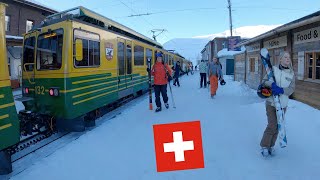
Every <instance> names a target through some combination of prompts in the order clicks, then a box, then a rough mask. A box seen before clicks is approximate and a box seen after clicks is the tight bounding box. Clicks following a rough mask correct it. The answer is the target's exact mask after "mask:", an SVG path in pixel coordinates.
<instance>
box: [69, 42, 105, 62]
mask: <svg viewBox="0 0 320 180" xmlns="http://www.w3.org/2000/svg"><path fill="white" fill-rule="evenodd" d="M81 40H82V45H83V47H82V52H83V53H82V55H83V59H82V61H76V60H74V63H75V66H76V67H96V66H100V42H97V41H92V40H87V39H81Z"/></svg>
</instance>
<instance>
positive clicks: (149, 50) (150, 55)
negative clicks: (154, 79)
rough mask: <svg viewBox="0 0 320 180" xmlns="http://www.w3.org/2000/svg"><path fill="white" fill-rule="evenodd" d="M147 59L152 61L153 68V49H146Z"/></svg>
mask: <svg viewBox="0 0 320 180" xmlns="http://www.w3.org/2000/svg"><path fill="white" fill-rule="evenodd" d="M146 57H147V59H148V58H150V59H151V66H152V65H153V63H152V50H151V49H148V48H147V49H146Z"/></svg>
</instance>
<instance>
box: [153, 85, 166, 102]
mask: <svg viewBox="0 0 320 180" xmlns="http://www.w3.org/2000/svg"><path fill="white" fill-rule="evenodd" d="M160 93H161V95H162V99H163V102H164V103H168V95H167V85H166V84H165V85H154V94H155V96H156V105H157V107H161V101H160Z"/></svg>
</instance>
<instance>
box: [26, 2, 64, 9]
mask: <svg viewBox="0 0 320 180" xmlns="http://www.w3.org/2000/svg"><path fill="white" fill-rule="evenodd" d="M25 1H28V2H30V3H33V4H37V5H39V6H42V7H44V8H47V9H51V10H53V11H57V12H59V11H58V10H56V9H53V8H51V7H49V6H47V5H45V4H44V3H40V2H39V1H35V0H25Z"/></svg>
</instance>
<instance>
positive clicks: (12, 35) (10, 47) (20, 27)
mask: <svg viewBox="0 0 320 180" xmlns="http://www.w3.org/2000/svg"><path fill="white" fill-rule="evenodd" d="M0 2H3V3H5V4H7V5H8V7H7V8H6V16H5V30H6V44H7V51H8V52H7V54H8V66H9V75H10V79H11V85H12V88H17V87H19V84H20V82H19V76H20V75H21V71H20V65H21V58H22V57H21V55H22V43H23V34H24V33H26V32H28V31H29V30H30V29H31V28H32V27H33V26H34V25H35V24H40V23H41V21H43V20H44V19H45V17H46V16H49V15H51V14H54V13H56V12H57V11H56V10H53V9H51V8H49V7H47V6H45V5H43V4H41V3H39V2H37V1H35V0H0Z"/></svg>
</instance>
